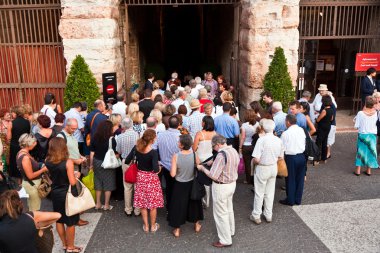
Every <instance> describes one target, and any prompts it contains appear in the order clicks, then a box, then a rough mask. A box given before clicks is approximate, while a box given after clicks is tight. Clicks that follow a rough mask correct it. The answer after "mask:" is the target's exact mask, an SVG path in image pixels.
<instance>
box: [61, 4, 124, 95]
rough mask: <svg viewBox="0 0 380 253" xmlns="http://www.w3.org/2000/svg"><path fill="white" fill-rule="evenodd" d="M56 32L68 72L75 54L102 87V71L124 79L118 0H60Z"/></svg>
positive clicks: (119, 84) (119, 83)
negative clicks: (60, 6)
mask: <svg viewBox="0 0 380 253" xmlns="http://www.w3.org/2000/svg"><path fill="white" fill-rule="evenodd" d="M62 7H63V10H62V16H61V20H60V24H59V34H60V35H61V37H62V41H63V47H64V57H65V59H66V61H67V65H66V69H67V72H69V70H70V66H71V63H72V61H73V60H74V58H75V56H76V55H78V54H80V55H82V56H83V57H84V59H85V60H86V62H87V64H88V65H89V66H90V69H91V71H92V72H93V73H94V75H95V78H96V81H97V83H98V85H99V87H101V86H100V85H101V83H102V73H109V72H116V73H117V82H118V88H120V87H121V84H122V83H123V81H124V74H123V60H122V56H121V51H120V33H119V25H118V19H119V9H118V8H119V0H62Z"/></svg>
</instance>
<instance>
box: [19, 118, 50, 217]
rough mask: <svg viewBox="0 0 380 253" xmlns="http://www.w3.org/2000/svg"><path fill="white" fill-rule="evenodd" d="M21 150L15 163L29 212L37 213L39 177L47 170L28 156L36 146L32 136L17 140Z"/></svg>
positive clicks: (39, 205)
mask: <svg viewBox="0 0 380 253" xmlns="http://www.w3.org/2000/svg"><path fill="white" fill-rule="evenodd" d="M46 117H47V116H46ZM19 145H20V147H21V150H20V151H19V152H18V153H17V156H16V163H17V167H18V169H19V170H20V173H21V175H22V179H23V180H22V186H23V187H24V188H25V191H26V193H28V194H29V198H28V207H29V210H30V211H37V210H40V208H41V198H40V196H39V195H38V191H37V187H38V186H39V185H40V184H41V176H42V174H43V173H44V172H47V171H48V169H47V168H46V166H45V165H44V164H41V165H40V164H39V163H38V162H37V161H36V160H34V158H33V157H32V156H31V155H30V151H31V150H33V149H34V147H35V146H36V145H37V139H36V138H35V137H34V135H33V134H23V135H21V137H20V139H19Z"/></svg>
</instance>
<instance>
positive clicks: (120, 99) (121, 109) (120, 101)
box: [112, 91, 127, 119]
mask: <svg viewBox="0 0 380 253" xmlns="http://www.w3.org/2000/svg"><path fill="white" fill-rule="evenodd" d="M116 100H117V103H116V104H114V105H113V106H112V113H118V114H120V115H121V118H122V119H124V118H125V117H126V116H127V114H126V113H127V112H126V110H127V105H126V104H125V102H124V100H125V93H124V92H123V91H121V92H119V93H117V95H116Z"/></svg>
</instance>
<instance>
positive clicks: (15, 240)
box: [0, 190, 61, 253]
mask: <svg viewBox="0 0 380 253" xmlns="http://www.w3.org/2000/svg"><path fill="white" fill-rule="evenodd" d="M60 217H61V215H60V214H59V213H56V212H39V211H32V212H27V213H23V205H22V201H21V199H20V197H19V195H18V192H17V191H15V190H8V191H5V192H3V193H2V194H1V195H0V252H7V253H20V252H28V253H38V252H42V251H40V249H38V248H37V247H36V242H35V238H36V236H37V233H38V230H37V229H38V228H42V227H47V226H50V225H51V224H53V223H54V222H56V221H57V220H58V219H59V218H60ZM43 252H45V251H43Z"/></svg>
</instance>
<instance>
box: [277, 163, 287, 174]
mask: <svg viewBox="0 0 380 253" xmlns="http://www.w3.org/2000/svg"><path fill="white" fill-rule="evenodd" d="M277 176H280V177H287V176H288V168H287V167H286V163H285V160H284V159H278V160H277Z"/></svg>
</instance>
